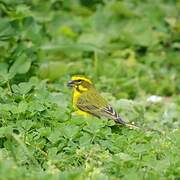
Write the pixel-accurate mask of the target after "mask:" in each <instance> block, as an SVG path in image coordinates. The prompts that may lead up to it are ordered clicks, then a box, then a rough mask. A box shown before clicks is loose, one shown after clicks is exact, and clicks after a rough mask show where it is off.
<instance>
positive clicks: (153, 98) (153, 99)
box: [147, 95, 162, 103]
mask: <svg viewBox="0 0 180 180" xmlns="http://www.w3.org/2000/svg"><path fill="white" fill-rule="evenodd" d="M147 101H148V102H152V103H157V102H160V101H162V97H161V96H156V95H152V96H149V97H148V98H147Z"/></svg>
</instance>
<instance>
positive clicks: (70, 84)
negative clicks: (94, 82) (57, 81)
mask: <svg viewBox="0 0 180 180" xmlns="http://www.w3.org/2000/svg"><path fill="white" fill-rule="evenodd" d="M74 85H75V84H74V81H69V82H68V83H67V86H68V87H74Z"/></svg>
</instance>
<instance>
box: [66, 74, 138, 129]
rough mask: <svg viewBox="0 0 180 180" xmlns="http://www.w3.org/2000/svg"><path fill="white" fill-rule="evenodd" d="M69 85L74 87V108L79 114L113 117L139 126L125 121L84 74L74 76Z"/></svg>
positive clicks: (129, 125)
mask: <svg viewBox="0 0 180 180" xmlns="http://www.w3.org/2000/svg"><path fill="white" fill-rule="evenodd" d="M68 86H69V87H72V88H73V108H74V109H75V111H76V112H77V113H78V114H81V115H84V116H89V115H93V116H96V117H98V118H101V117H105V118H108V119H112V120H114V121H115V122H117V123H120V124H121V125H125V126H128V127H131V128H138V127H137V126H135V125H132V124H128V123H127V122H126V121H124V120H123V119H122V118H121V117H120V116H119V115H118V113H117V112H116V111H115V110H114V109H113V108H112V106H111V105H110V104H109V103H108V102H107V101H106V100H105V99H104V98H103V97H102V96H101V95H100V94H99V93H98V91H97V90H96V88H95V86H94V85H93V83H92V81H91V80H89V79H88V78H86V77H84V76H73V77H72V78H71V81H69V82H68Z"/></svg>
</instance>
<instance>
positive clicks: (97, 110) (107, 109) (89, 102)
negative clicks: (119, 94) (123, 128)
mask: <svg viewBox="0 0 180 180" xmlns="http://www.w3.org/2000/svg"><path fill="white" fill-rule="evenodd" d="M77 107H78V108H79V109H80V110H82V111H85V112H88V113H89V114H92V115H94V116H97V117H106V118H108V119H113V120H115V121H116V122H119V123H121V124H126V122H125V121H123V120H122V119H121V118H120V117H119V115H118V114H117V112H116V111H115V110H114V109H113V108H112V106H111V105H109V104H108V103H107V101H106V100H105V99H104V98H103V97H102V96H101V95H100V94H99V93H98V92H96V91H95V92H94V91H93V92H88V93H83V94H82V95H81V97H80V98H79V99H78V101H77Z"/></svg>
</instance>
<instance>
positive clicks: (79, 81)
mask: <svg viewBox="0 0 180 180" xmlns="http://www.w3.org/2000/svg"><path fill="white" fill-rule="evenodd" d="M68 86H69V87H73V88H74V89H76V90H77V91H79V92H85V91H88V90H89V89H91V88H92V87H93V84H92V82H91V80H89V79H88V78H86V77H84V76H80V75H79V76H72V78H71V81H69V82H68Z"/></svg>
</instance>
